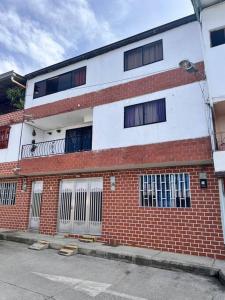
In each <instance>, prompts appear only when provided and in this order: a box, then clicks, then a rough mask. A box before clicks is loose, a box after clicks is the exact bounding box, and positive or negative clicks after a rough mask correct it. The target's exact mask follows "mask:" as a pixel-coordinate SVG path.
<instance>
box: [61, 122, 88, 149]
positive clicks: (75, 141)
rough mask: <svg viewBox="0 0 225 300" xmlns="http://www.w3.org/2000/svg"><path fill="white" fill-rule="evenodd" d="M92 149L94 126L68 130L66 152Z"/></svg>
mask: <svg viewBox="0 0 225 300" xmlns="http://www.w3.org/2000/svg"><path fill="white" fill-rule="evenodd" d="M91 149H92V126H88V127H82V128H76V129H69V130H67V131H66V143H65V152H66V153H72V152H79V151H88V150H91Z"/></svg>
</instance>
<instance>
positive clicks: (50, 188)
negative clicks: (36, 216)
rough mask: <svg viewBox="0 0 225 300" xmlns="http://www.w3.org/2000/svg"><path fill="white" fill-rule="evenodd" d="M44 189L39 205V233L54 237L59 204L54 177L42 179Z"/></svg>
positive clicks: (57, 186) (57, 185) (56, 179)
mask: <svg viewBox="0 0 225 300" xmlns="http://www.w3.org/2000/svg"><path fill="white" fill-rule="evenodd" d="M43 180H44V188H43V196H42V204H41V216H40V230H39V231H40V233H44V234H52V235H54V234H55V233H56V230H57V214H58V203H59V183H60V179H59V177H56V176H51V177H44V178H43Z"/></svg>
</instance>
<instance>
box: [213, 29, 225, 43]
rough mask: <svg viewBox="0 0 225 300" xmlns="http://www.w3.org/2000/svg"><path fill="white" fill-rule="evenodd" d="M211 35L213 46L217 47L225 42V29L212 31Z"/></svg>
mask: <svg viewBox="0 0 225 300" xmlns="http://www.w3.org/2000/svg"><path fill="white" fill-rule="evenodd" d="M210 35H211V46H212V47H216V46H219V45H222V44H225V29H219V30H215V31H212V32H211V33H210Z"/></svg>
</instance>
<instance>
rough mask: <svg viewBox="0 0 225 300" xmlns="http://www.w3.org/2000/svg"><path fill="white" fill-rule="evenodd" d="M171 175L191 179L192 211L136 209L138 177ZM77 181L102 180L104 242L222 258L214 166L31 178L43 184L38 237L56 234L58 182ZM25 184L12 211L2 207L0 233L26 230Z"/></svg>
mask: <svg viewBox="0 0 225 300" xmlns="http://www.w3.org/2000/svg"><path fill="white" fill-rule="evenodd" d="M202 171H204V172H206V173H207V177H208V188H207V189H200V187H199V172H202ZM171 172H172V173H173V172H174V173H177V172H187V173H189V174H190V177H191V208H143V207H140V206H139V189H138V180H139V175H141V174H150V173H152V174H155V173H157V174H158V173H171ZM78 176H79V177H80V178H82V177H83V178H87V177H103V182H104V187H103V188H104V190H103V229H102V241H104V242H111V243H112V242H113V243H115V244H116V243H118V244H123V245H132V246H140V247H146V248H152V249H158V250H163V251H172V252H177V253H185V254H192V255H199V256H209V257H214V258H221V259H224V258H225V246H224V243H223V234H222V225H221V218H220V204H219V190H218V181H217V178H216V177H215V175H214V171H213V166H212V165H208V166H204V167H203V166H189V167H173V168H151V169H137V170H134V169H133V170H120V171H111V172H96V173H80V174H79V175H78V174H76V175H75V174H73V175H53V176H44V177H38V178H36V177H34V178H32V180H44V193H43V198H42V207H41V223H40V232H41V233H46V234H55V233H56V232H57V211H58V201H59V196H58V191H59V184H60V181H61V180H62V179H69V178H76V177H78ZM110 176H115V177H116V190H115V191H114V192H113V191H111V190H110ZM27 180H28V189H27V192H21V188H19V185H18V190H17V199H16V205H15V206H14V207H3V206H2V207H0V215H1V218H0V227H8V228H16V229H25V228H27V226H28V214H29V204H30V193H31V178H28V179H27ZM18 182H21V178H19V179H18ZM20 184H21V183H20ZM212 208H213V209H212Z"/></svg>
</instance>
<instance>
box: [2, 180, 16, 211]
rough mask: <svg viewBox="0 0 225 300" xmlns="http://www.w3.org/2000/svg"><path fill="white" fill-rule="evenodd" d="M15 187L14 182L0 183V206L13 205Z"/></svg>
mask: <svg viewBox="0 0 225 300" xmlns="http://www.w3.org/2000/svg"><path fill="white" fill-rule="evenodd" d="M16 185H17V184H16V182H0V205H14V204H15V202H16Z"/></svg>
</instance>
